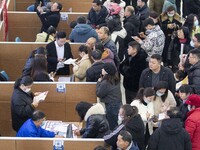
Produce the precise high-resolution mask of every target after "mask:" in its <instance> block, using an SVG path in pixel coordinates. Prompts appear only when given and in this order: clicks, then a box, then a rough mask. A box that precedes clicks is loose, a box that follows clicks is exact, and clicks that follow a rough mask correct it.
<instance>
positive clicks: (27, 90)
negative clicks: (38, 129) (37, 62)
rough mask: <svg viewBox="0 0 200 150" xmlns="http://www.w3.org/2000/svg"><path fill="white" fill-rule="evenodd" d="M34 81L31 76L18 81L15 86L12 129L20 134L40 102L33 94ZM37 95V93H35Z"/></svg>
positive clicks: (12, 105) (12, 100) (12, 101)
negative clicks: (20, 130) (19, 131)
mask: <svg viewBox="0 0 200 150" xmlns="http://www.w3.org/2000/svg"><path fill="white" fill-rule="evenodd" d="M32 85H33V80H32V78H31V77H30V76H24V77H22V78H20V79H17V80H16V82H15V84H14V91H13V94H12V99H11V116H12V127H13V129H14V130H15V131H16V132H18V130H19V129H20V127H21V126H22V125H23V123H24V122H25V121H26V120H28V119H29V118H31V116H32V114H33V112H34V110H35V108H37V107H38V104H39V101H37V100H34V94H33V93H32V92H31V87H32ZM35 95H37V93H35Z"/></svg>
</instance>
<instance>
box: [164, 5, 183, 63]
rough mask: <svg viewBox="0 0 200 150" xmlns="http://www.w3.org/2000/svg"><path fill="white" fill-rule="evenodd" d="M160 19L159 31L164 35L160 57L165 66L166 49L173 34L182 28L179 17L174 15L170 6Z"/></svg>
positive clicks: (172, 7) (176, 14)
mask: <svg viewBox="0 0 200 150" xmlns="http://www.w3.org/2000/svg"><path fill="white" fill-rule="evenodd" d="M160 19H161V20H160V21H161V24H162V27H161V29H162V30H163V32H164V34H165V46H164V49H163V53H162V57H163V62H164V65H167V63H168V62H167V53H168V47H169V44H170V42H171V39H172V36H173V32H174V31H176V30H177V29H178V28H179V27H181V26H182V23H181V16H180V15H179V14H178V13H176V10H175V8H174V6H170V7H168V8H167V10H166V11H165V12H163V13H162V14H161V15H160Z"/></svg>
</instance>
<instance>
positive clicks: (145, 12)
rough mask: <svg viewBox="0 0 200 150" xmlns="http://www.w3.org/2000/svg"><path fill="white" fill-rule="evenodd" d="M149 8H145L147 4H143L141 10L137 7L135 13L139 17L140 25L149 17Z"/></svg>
mask: <svg viewBox="0 0 200 150" xmlns="http://www.w3.org/2000/svg"><path fill="white" fill-rule="evenodd" d="M149 12H150V10H149V7H148V6H147V4H145V5H144V6H143V7H142V8H139V7H138V12H137V14H136V15H137V16H139V17H140V21H141V23H142V21H144V20H145V19H146V18H148V17H149Z"/></svg>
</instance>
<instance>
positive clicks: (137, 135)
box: [104, 115, 144, 150]
mask: <svg viewBox="0 0 200 150" xmlns="http://www.w3.org/2000/svg"><path fill="white" fill-rule="evenodd" d="M121 130H126V131H128V132H129V133H131V135H132V137H133V141H134V142H137V144H138V147H139V148H140V150H144V123H143V121H142V118H141V116H140V115H136V116H134V117H132V118H130V119H129V120H127V121H124V122H123V123H122V124H120V125H119V126H117V127H116V128H115V129H114V130H113V131H109V132H108V133H107V134H106V135H105V136H104V140H105V142H106V143H108V144H109V145H111V146H112V148H113V149H116V148H117V145H116V143H117V136H118V135H119V132H120V131H121Z"/></svg>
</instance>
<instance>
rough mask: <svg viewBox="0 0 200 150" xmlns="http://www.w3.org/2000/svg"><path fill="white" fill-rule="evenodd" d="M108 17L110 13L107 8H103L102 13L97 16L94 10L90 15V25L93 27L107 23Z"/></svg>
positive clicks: (91, 10)
mask: <svg viewBox="0 0 200 150" xmlns="http://www.w3.org/2000/svg"><path fill="white" fill-rule="evenodd" d="M107 15H108V11H107V9H106V7H105V6H101V10H100V12H99V13H98V14H97V13H96V12H95V11H94V9H93V8H91V9H90V11H89V13H88V24H91V25H92V26H93V27H96V26H97V25H101V24H104V23H106V21H105V19H106V17H107Z"/></svg>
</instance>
